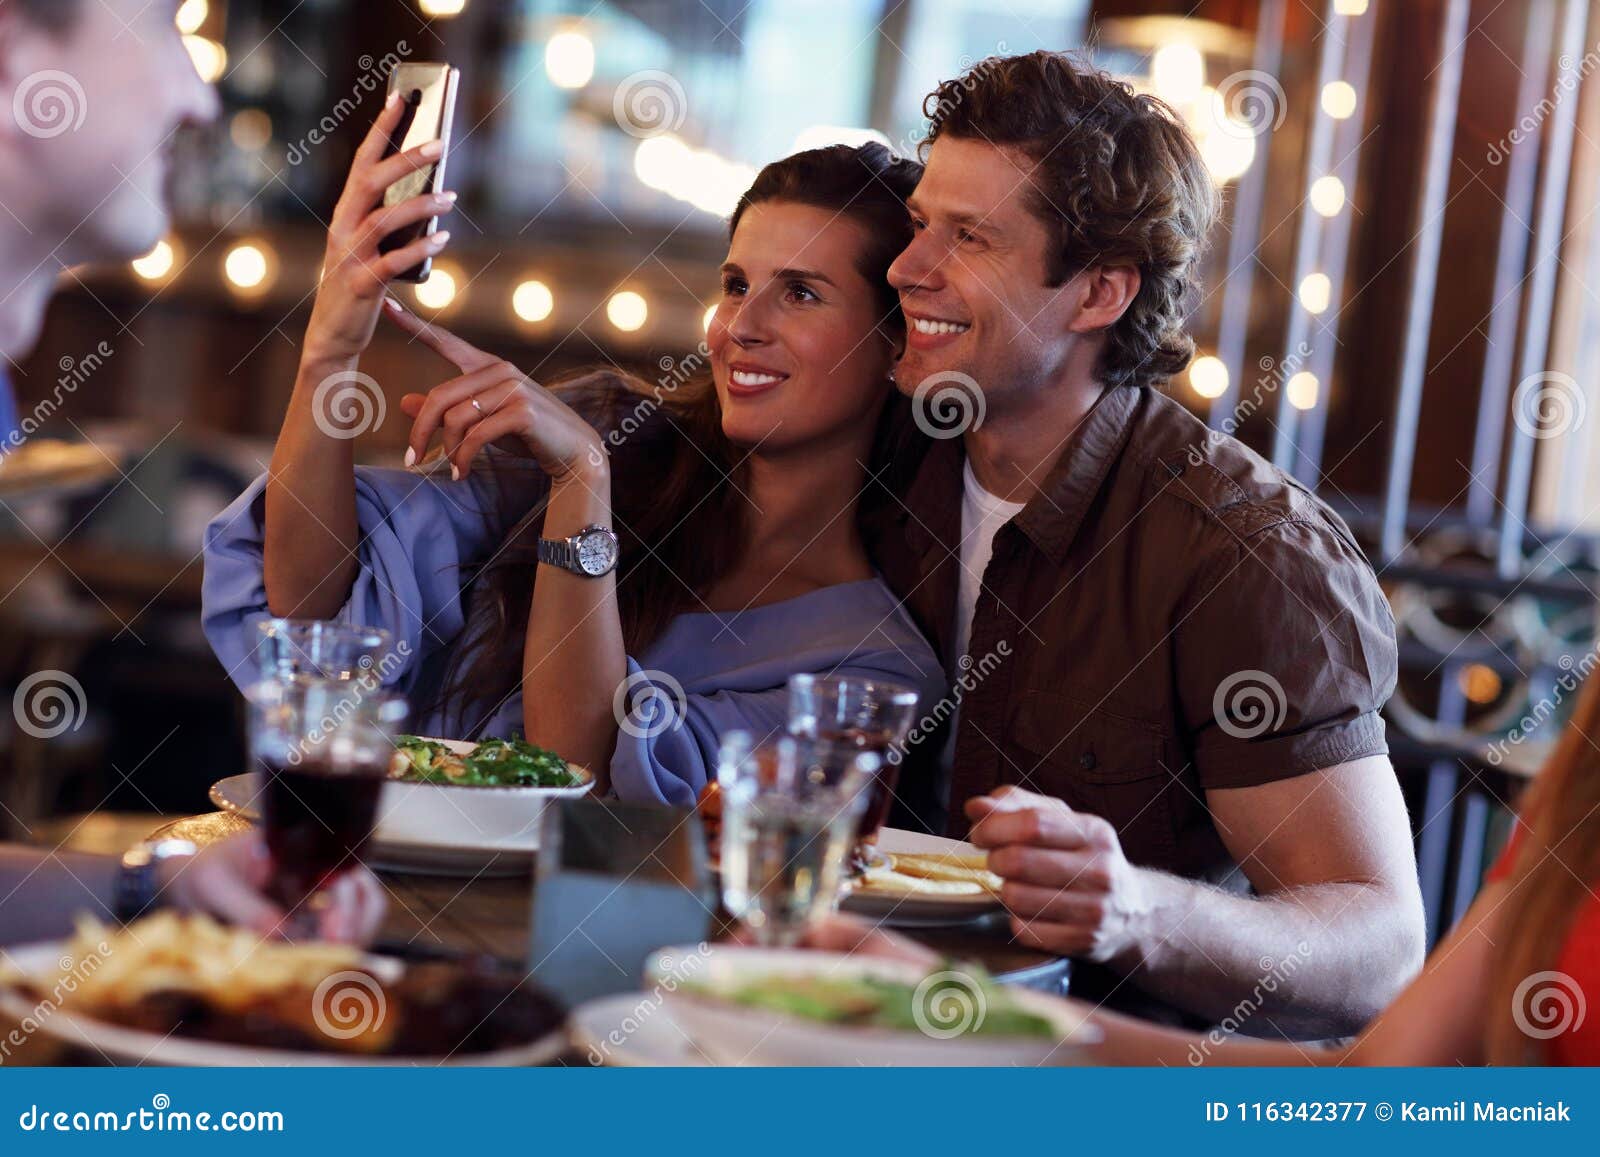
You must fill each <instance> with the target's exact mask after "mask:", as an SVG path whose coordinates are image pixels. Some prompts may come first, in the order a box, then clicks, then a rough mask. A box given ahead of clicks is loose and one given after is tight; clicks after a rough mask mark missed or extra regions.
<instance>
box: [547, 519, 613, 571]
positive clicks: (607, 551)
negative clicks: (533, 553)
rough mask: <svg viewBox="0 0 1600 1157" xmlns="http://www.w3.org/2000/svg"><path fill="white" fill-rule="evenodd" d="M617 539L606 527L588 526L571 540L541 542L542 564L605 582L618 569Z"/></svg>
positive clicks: (555, 539)
mask: <svg viewBox="0 0 1600 1157" xmlns="http://www.w3.org/2000/svg"><path fill="white" fill-rule="evenodd" d="M617 554H618V546H617V536H616V533H615V532H614V531H612V530H610V529H609V528H607V527H604V526H586V527H584V528H583V529H582V530H580V531H578V533H577V534H574V535H573V536H572V537H571V538H541V539H540V540H539V561H540V562H543V563H549V564H550V565H551V566H558V567H560V568H561V569H562V570H569V571H571V572H572V573H573V574H579V575H582V576H583V577H584V578H604V577H605V576H606V575H608V574H610V573H611V572H612V571H614V570H616V569H617Z"/></svg>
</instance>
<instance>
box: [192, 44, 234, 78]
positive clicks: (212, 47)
mask: <svg viewBox="0 0 1600 1157" xmlns="http://www.w3.org/2000/svg"><path fill="white" fill-rule="evenodd" d="M183 46H184V47H185V48H187V49H188V50H189V59H190V60H192V61H194V70H195V71H196V72H198V73H199V74H200V79H201V80H203V81H205V82H206V83H207V84H216V83H217V81H219V80H221V79H222V74H223V73H225V72H227V71H228V50H227V49H226V48H224V47H222V45H220V44H218V43H217V42H216V41H215V40H208V39H206V38H205V37H204V36H185V37H184V38H183Z"/></svg>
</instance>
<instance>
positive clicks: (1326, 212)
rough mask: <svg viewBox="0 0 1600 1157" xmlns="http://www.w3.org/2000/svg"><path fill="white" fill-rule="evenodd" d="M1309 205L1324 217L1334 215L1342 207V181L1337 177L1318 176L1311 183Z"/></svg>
mask: <svg viewBox="0 0 1600 1157" xmlns="http://www.w3.org/2000/svg"><path fill="white" fill-rule="evenodd" d="M1311 207H1312V208H1313V209H1315V210H1316V211H1317V212H1318V213H1321V214H1322V215H1323V216H1324V217H1336V216H1338V214H1339V210H1340V209H1343V208H1344V182H1343V181H1341V180H1340V179H1339V178H1338V177H1318V178H1317V179H1316V180H1315V181H1313V182H1312V183H1311Z"/></svg>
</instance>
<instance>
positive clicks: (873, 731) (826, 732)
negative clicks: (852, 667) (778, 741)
mask: <svg viewBox="0 0 1600 1157" xmlns="http://www.w3.org/2000/svg"><path fill="white" fill-rule="evenodd" d="M916 711H917V693H916V692H915V691H913V690H912V689H911V688H909V687H904V686H901V685H900V684H898V683H888V682H884V681H883V680H879V679H861V678H856V677H854V676H828V675H793V676H790V678H789V733H790V734H791V735H797V736H800V737H802V738H804V739H808V740H810V741H812V743H813V744H815V745H817V746H818V748H820V749H821V750H823V751H826V750H828V749H830V748H837V749H840V750H843V751H852V752H860V753H865V754H871V755H876V756H877V757H878V769H877V772H876V773H875V774H874V776H873V778H872V782H871V786H870V788H869V791H868V800H867V804H866V810H865V811H864V813H863V814H862V817H861V828H860V831H859V832H858V833H857V835H856V843H855V848H854V851H853V853H852V856H851V866H852V869H853V870H854V871H857V872H860V871H865V870H866V869H867V868H869V867H872V866H875V865H877V864H879V863H882V862H883V857H882V855H881V854H880V853H879V852H878V851H877V848H876V847H875V845H876V843H877V839H878V832H879V830H880V829H882V827H883V825H884V821H886V820H887V819H888V818H889V809H890V807H891V806H892V805H893V803H894V788H895V784H896V783H897V782H898V780H899V775H900V765H899V757H900V750H899V748H900V745H901V744H903V743H904V742H905V738H906V736H907V735H908V734H909V733H910V731H911V725H912V723H913V722H914V721H915V719H916Z"/></svg>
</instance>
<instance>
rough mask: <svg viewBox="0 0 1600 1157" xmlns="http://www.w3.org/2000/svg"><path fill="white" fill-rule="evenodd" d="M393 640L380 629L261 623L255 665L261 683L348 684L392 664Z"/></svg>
mask: <svg viewBox="0 0 1600 1157" xmlns="http://www.w3.org/2000/svg"><path fill="white" fill-rule="evenodd" d="M393 642H394V639H393V636H391V635H390V634H389V632H388V631H385V630H383V629H382V628H380V627H362V626H352V625H350V624H348V623H334V622H327V621H324V620H321V619H263V620H262V621H261V622H260V623H258V624H257V625H256V661H257V663H258V665H259V666H258V674H259V677H260V678H262V679H277V680H290V679H327V680H332V681H333V682H339V683H344V682H351V681H353V680H357V679H360V678H361V677H362V676H364V675H366V674H368V673H372V672H376V673H378V674H379V676H380V677H382V676H383V675H385V674H387V672H385V671H384V670H383V668H384V667H385V666H387V665H390V664H393V663H397V662H398V660H399V659H400V658H401V656H400V655H399V654H398V653H397V652H395V651H394V650H393V649H392V645H393Z"/></svg>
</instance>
